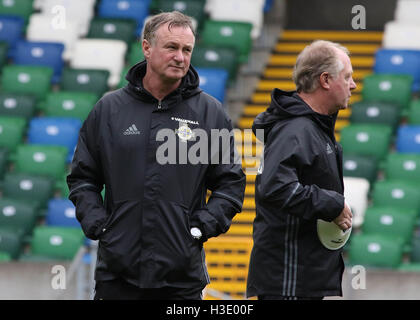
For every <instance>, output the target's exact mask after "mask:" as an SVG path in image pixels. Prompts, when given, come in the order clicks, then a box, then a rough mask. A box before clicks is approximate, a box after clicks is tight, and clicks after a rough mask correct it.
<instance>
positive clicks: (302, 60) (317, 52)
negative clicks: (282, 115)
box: [293, 40, 350, 93]
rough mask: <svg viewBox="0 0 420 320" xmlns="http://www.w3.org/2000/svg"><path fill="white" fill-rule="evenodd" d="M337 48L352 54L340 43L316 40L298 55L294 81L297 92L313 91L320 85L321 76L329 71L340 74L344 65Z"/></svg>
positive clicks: (332, 73)
mask: <svg viewBox="0 0 420 320" xmlns="http://www.w3.org/2000/svg"><path fill="white" fill-rule="evenodd" d="M335 49H339V50H342V51H343V52H345V53H346V54H347V55H350V52H349V50H348V49H347V48H346V47H343V46H342V45H340V44H339V43H336V42H331V41H325V40H316V41H314V42H312V43H311V44H310V45H308V46H306V47H305V49H303V50H302V52H301V53H300V54H299V55H298V57H297V60H296V65H295V67H294V70H293V81H294V82H295V84H296V90H297V92H305V93H311V92H313V91H315V90H316V89H317V88H318V87H319V76H320V75H321V74H322V73H323V72H328V73H329V74H331V76H332V77H336V76H338V74H339V73H340V71H341V70H343V68H344V65H343V63H342V62H341V61H340V59H339V58H338V56H337V51H336V50H335Z"/></svg>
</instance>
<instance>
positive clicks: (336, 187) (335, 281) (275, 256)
mask: <svg viewBox="0 0 420 320" xmlns="http://www.w3.org/2000/svg"><path fill="white" fill-rule="evenodd" d="M336 117H337V115H334V116H326V115H321V114H318V113H316V112H314V111H313V110H312V109H311V108H310V107H309V106H308V105H307V104H306V103H305V102H304V101H303V100H302V99H301V98H300V97H299V96H298V95H297V93H296V92H285V91H281V90H279V89H275V90H273V92H272V102H271V105H270V106H269V108H268V109H267V110H266V111H265V112H263V113H261V114H259V115H258V116H257V118H256V119H255V121H254V124H253V130H254V133H255V130H256V129H264V136H265V138H264V140H265V146H264V159H263V162H262V163H263V165H262V167H261V168H260V172H261V170H262V173H259V174H258V175H257V178H256V181H255V202H256V218H255V220H254V225H253V227H254V229H253V239H254V247H253V249H252V253H251V260H250V268H249V276H248V284H247V295H248V296H255V295H283V296H293V297H322V296H331V295H333V296H337V295H341V294H342V289H341V281H342V274H343V270H344V263H343V260H342V256H341V254H342V252H341V251H342V250H336V251H332V250H329V249H326V248H325V247H324V246H323V245H322V244H321V242H320V241H319V239H318V236H317V227H316V226H317V223H316V221H317V219H323V220H326V221H332V220H333V219H334V218H336V217H337V216H338V215H339V214H340V213H341V211H342V210H343V208H344V197H343V192H344V185H343V174H342V148H341V146H340V145H339V144H338V143H337V142H336V140H335V137H334V125H335V120H336Z"/></svg>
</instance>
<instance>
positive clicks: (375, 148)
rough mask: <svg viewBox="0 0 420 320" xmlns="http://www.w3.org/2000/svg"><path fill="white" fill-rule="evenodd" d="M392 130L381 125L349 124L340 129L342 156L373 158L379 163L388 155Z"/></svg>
mask: <svg viewBox="0 0 420 320" xmlns="http://www.w3.org/2000/svg"><path fill="white" fill-rule="evenodd" d="M391 135H392V128H391V127H390V126H387V125H383V124H350V125H349V126H346V127H344V128H342V129H341V138H340V143H341V145H342V146H343V152H344V154H355V155H364V156H371V157H375V159H376V160H378V161H381V160H382V159H383V158H384V157H385V156H386V154H387V153H388V150H389V147H390V143H391Z"/></svg>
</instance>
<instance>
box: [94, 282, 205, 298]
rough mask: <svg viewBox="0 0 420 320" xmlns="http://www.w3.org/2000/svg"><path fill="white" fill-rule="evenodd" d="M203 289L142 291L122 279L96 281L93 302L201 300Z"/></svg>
mask: <svg viewBox="0 0 420 320" xmlns="http://www.w3.org/2000/svg"><path fill="white" fill-rule="evenodd" d="M203 289H204V288H172V287H165V288H157V289H155V288H153V289H142V288H139V287H137V286H135V285H132V284H130V283H128V282H126V281H125V280H123V279H114V280H107V281H96V285H95V297H94V300H202V291H203Z"/></svg>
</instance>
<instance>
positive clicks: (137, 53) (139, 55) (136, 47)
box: [128, 41, 195, 67]
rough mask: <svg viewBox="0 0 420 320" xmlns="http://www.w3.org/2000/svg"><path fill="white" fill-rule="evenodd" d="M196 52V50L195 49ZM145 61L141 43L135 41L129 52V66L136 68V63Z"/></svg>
mask: <svg viewBox="0 0 420 320" xmlns="http://www.w3.org/2000/svg"><path fill="white" fill-rule="evenodd" d="M194 50H195V49H194ZM143 60H144V54H143V48H142V45H141V42H139V41H135V42H133V43H131V45H130V50H129V52H128V65H129V66H130V67H131V66H134V65H135V64H136V63H138V62H140V61H143Z"/></svg>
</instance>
